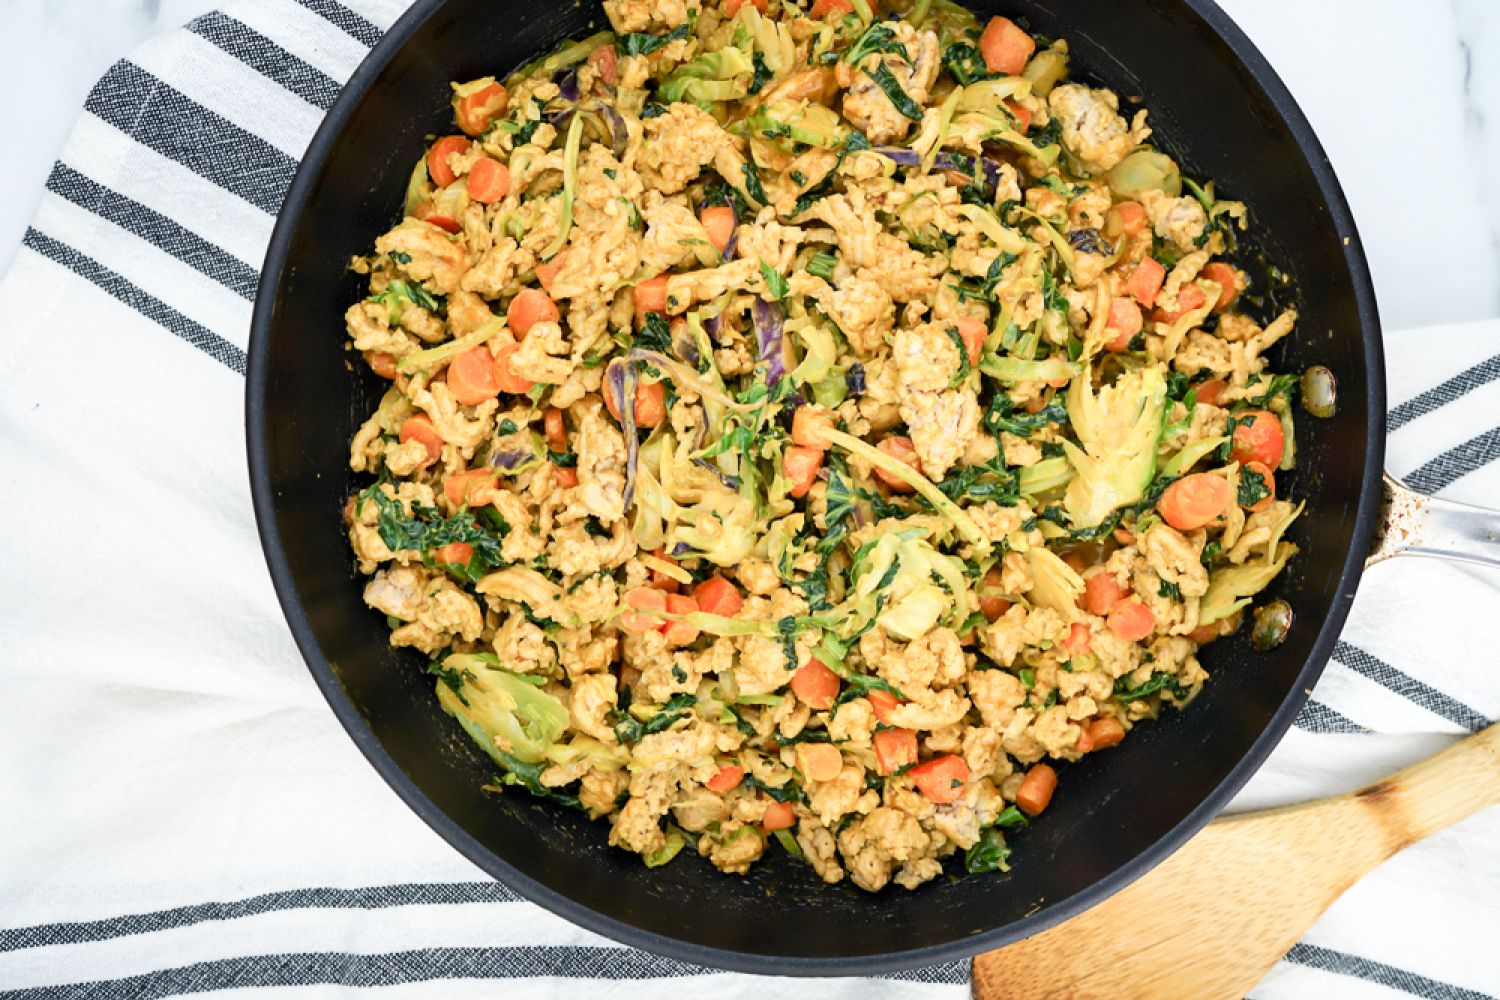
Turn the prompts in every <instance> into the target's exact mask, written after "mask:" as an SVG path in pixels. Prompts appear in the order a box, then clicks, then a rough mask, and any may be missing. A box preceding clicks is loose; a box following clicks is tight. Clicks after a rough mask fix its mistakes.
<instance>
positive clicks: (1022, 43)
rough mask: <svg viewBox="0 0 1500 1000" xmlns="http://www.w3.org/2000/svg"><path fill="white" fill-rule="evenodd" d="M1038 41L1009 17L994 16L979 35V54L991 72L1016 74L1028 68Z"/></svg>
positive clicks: (1008, 74)
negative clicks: (1027, 65) (1027, 64)
mask: <svg viewBox="0 0 1500 1000" xmlns="http://www.w3.org/2000/svg"><path fill="white" fill-rule="evenodd" d="M1035 51H1036V42H1035V41H1034V40H1033V39H1032V37H1031V36H1030V35H1028V34H1027V33H1026V32H1024V31H1022V30H1021V29H1020V28H1018V27H1016V23H1015V22H1014V21H1012V20H1011V19H1010V18H1008V17H992V18H990V23H989V24H987V25H985V26H984V34H982V35H980V36H979V54H980V55H981V56H983V57H984V65H985V68H986V69H988V70H989V71H990V72H991V73H1004V74H1006V75H1007V76H1015V75H1016V74H1017V73H1019V72H1021V70H1023V69H1025V68H1026V63H1027V61H1028V60H1029V59H1030V58H1031V54H1032V53H1033V52H1035Z"/></svg>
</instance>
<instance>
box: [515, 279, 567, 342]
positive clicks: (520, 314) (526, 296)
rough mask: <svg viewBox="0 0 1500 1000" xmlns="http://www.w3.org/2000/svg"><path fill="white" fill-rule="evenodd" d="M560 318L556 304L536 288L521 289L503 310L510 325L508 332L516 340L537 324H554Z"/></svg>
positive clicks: (550, 297)
mask: <svg viewBox="0 0 1500 1000" xmlns="http://www.w3.org/2000/svg"><path fill="white" fill-rule="evenodd" d="M561 318H562V313H560V312H559V311H558V309H557V303H556V302H553V301H552V296H550V295H548V294H547V293H546V292H544V291H541V290H540V289H536V288H523V289H521V291H520V292H518V293H517V294H516V297H515V298H513V299H511V300H510V307H509V308H508V309H506V310H505V321H506V322H507V323H509V324H510V332H511V333H513V334H515V335H516V339H518V340H519V339H522V338H524V337H525V336H526V334H528V333H530V332H531V328H532V327H534V326H536V325H537V324H538V323H556V322H557V321H558V320H559V319H561Z"/></svg>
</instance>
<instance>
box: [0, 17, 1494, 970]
mask: <svg viewBox="0 0 1500 1000" xmlns="http://www.w3.org/2000/svg"><path fill="white" fill-rule="evenodd" d="M404 6H405V5H404V3H403V2H402V0H341V2H336V0H246V2H241V3H237V4H232V5H230V6H228V7H226V9H225V10H224V11H223V12H221V13H213V14H210V15H208V16H205V17H203V18H200V19H198V20H196V21H194V22H192V23H191V24H189V25H188V26H187V27H186V28H185V29H184V30H182V31H179V32H176V33H174V34H173V35H170V36H168V37H165V38H162V39H160V40H158V41H155V42H153V43H151V44H149V45H147V46H146V47H144V48H142V49H141V50H139V51H138V52H136V53H135V54H134V55H132V56H131V57H130V58H129V59H128V60H126V61H124V62H121V63H119V64H117V65H116V66H115V67H114V68H113V69H111V70H110V71H109V73H108V74H107V75H106V76H105V78H104V79H103V80H101V81H100V82H99V84H98V86H97V87H96V88H95V89H94V91H93V93H92V94H91V95H90V97H89V99H88V103H87V105H86V107H85V110H84V113H83V115H82V116H81V117H80V119H79V121H78V124H77V126H76V128H75V129H74V131H73V134H72V137H71V139H70V140H69V142H68V144H67V147H66V149H65V150H64V153H63V157H62V160H61V161H60V162H59V163H58V164H57V166H56V168H55V169H54V170H53V172H52V175H51V177H50V179H49V180H48V183H47V187H48V192H49V193H48V194H47V196H46V197H45V199H44V201H43V203H42V206H41V209H40V211H39V212H38V214H37V217H36V222H35V224H34V226H33V227H32V228H31V229H30V230H29V231H28V233H27V234H26V238H25V249H24V250H22V251H21V253H20V254H19V255H18V257H17V258H16V260H15V263H14V265H13V266H12V268H11V270H10V272H9V273H8V275H7V276H6V278H5V280H4V283H3V285H0V345H3V357H4V358H5V360H6V384H5V389H4V391H3V392H0V461H3V464H4V468H5V482H6V486H5V490H4V497H5V501H6V503H5V507H6V510H5V516H4V524H5V526H6V527H5V531H4V536H3V537H4V545H3V552H4V568H5V572H4V573H3V574H0V608H3V618H0V621H3V624H0V637H3V639H4V642H3V646H0V648H3V650H4V652H3V654H0V677H3V681H4V691H5V697H4V698H3V704H0V803H3V804H4V805H3V806H0V991H8V992H6V993H5V994H4V995H6V996H13V997H26V998H32V997H36V998H40V997H165V996H175V995H182V994H191V993H199V992H207V991H217V992H218V993H219V994H221V995H226V996H241V995H243V996H247V997H248V996H251V995H256V996H264V995H266V994H268V993H272V992H275V991H277V990H282V991H285V992H287V993H288V994H290V993H291V992H292V990H293V988H295V989H296V995H297V996H345V995H353V994H359V993H362V992H365V991H373V990H375V989H377V988H378V989H379V990H380V995H381V996H382V997H423V998H428V997H474V996H479V995H484V996H491V995H493V996H501V995H503V996H506V997H528V998H530V997H552V996H557V997H572V996H579V995H585V994H584V990H585V989H587V995H590V996H600V997H610V998H635V997H640V998H645V997H650V998H652V1000H675V998H687V997H701V996H715V997H721V998H738V997H744V998H749V997H756V998H760V997H764V996H767V995H776V996H780V995H785V996H792V995H798V996H814V997H818V998H856V997H857V998H859V1000H882V998H895V997H931V998H948V1000H958V998H960V997H962V996H964V995H966V992H967V987H966V983H967V969H966V967H965V966H964V965H962V964H953V965H948V966H942V967H937V968H931V969H924V970H920V971H918V972H915V973H910V974H903V975H898V976H891V977H886V978H882V979H876V980H869V981H856V980H843V981H826V982H818V983H797V982H794V981H787V980H782V981H779V982H775V983H770V982H768V981H766V980H764V979H759V978H757V977H752V976H742V975H730V974H725V973H718V972H714V971H712V970H706V969H700V968H695V967H690V966H686V965H684V964H682V963H679V962H675V961H671V960H668V959H662V958H658V957H655V956H652V955H648V954H643V953H641V952H636V951H632V950H629V949H624V948H621V947H619V946H617V945H614V944H612V943H611V942H608V941H605V940H603V939H601V938H599V937H597V936H595V935H593V934H590V933H588V932H585V931H583V930H580V929H578V928H576V927H573V926H571V925H569V924H568V923H566V922H564V921H562V920H560V919H558V918H556V917H554V916H552V915H551V914H549V913H547V912H545V911H543V910H541V909H539V908H538V907H536V906H533V905H532V904H530V903H527V902H524V901H522V900H520V899H518V898H516V896H515V895H513V894H512V893H511V892H509V891H508V890H507V889H505V888H504V887H502V886H499V885H496V884H495V883H493V882H491V881H489V880H487V879H485V878H484V877H483V876H482V875H481V873H479V872H478V871H477V870H476V869H474V868H473V867H472V866H471V865H470V864H469V863H468V862H466V861H464V860H463V859H462V858H460V857H459V856H458V855H457V854H455V853H454V852H453V851H452V850H451V849H449V848H448V847H447V846H446V845H445V844H444V843H442V842H441V841H440V840H439V839H438V838H437V837H436V836H435V835H434V834H432V833H431V832H430V831H429V830H428V829H427V828H426V827H425V826H424V825H422V824H421V823H420V822H419V821H418V820H417V819H416V818H415V817H414V816H412V815H411V814H410V813H409V812H408V811H407V810H406V808H405V807H404V806H403V805H401V803H400V802H399V801H398V800H397V799H396V798H395V796H394V795H393V794H392V793H391V792H390V791H389V790H388V789H387V788H386V787H385V786H384V785H383V784H382V783H381V782H380V780H379V779H378V778H377V777H376V776H375V775H374V773H373V772H372V771H371V770H370V769H369V768H368V767H367V766H366V765H365V763H364V761H363V760H362V759H361V758H360V756H359V755H358V753H357V752H356V751H355V749H354V747H353V745H352V744H351V743H350V742H349V740H348V739H347V737H346V736H345V735H344V733H343V732H342V731H341V730H340V728H339V726H338V725H337V723H336V722H335V721H334V719H333V716H332V715H331V714H330V713H329V712H328V710H327V708H326V706H325V705H324V703H323V701H322V699H321V697H320V696H319V694H318V692H317V691H316V689H315V688H314V686H313V684H312V683H311V681H310V680H309V678H308V675H307V672H306V670H305V669H304V667H303V665H302V662H301V660H300V658H299V656H298V654H297V651H296V649H295V648H294V647H293V645H292V642H291V639H290V636H289V634H288V632H287V630H286V628H285V626H284V624H283V621H282V618H281V615H280V612H279V610H278V608H277V604H276V601H275V599H274V597H273V595H272V591H271V587H270V583H269V580H268V578H267V576H266V572H265V568H264V565H263V562H262V559H261V555H260V551H259V547H258V545H257V542H256V537H255V531H254V525H253V522H252V518H251V513H250V504H249V497H248V488H247V484H246V479H245V459H244V453H243V433H242V430H243V428H242V417H241V392H242V382H243V379H242V376H243V373H244V369H245V344H246V336H247V329H248V325H249V319H250V309H251V301H252V299H253V296H254V293H255V283H256V276H257V268H258V266H259V263H260V261H261V259H262V256H263V254H264V250H265V246H266V242H267V240H268V238H269V235H270V231H271V226H272V223H273V220H274V217H275V214H276V212H277V209H278V207H279V205H280V203H281V200H282V196H283V193H284V191H285V190H286V187H287V184H288V182H289V181H290V179H291V176H292V173H293V170H294V169H295V167H296V164H297V159H298V157H299V156H300V155H301V153H302V152H303V150H304V148H305V146H306V144H307V142H308V140H309V139H310V137H311V136H312V133H313V130H314V129H315V128H316V126H317V124H318V122H319V120H320V118H321V117H322V115H323V114H324V113H325V112H326V111H327V110H328V108H329V106H330V105H331V103H332V101H333V100H334V98H335V96H336V95H337V93H338V90H339V87H340V85H341V83H342V81H343V80H345V79H346V78H347V77H348V76H349V74H350V73H351V72H352V71H353V69H354V68H355V66H356V65H357V64H358V63H359V61H360V59H361V58H363V56H364V55H365V53H366V52H367V51H368V50H369V48H370V46H372V45H373V44H374V43H375V42H376V41H377V40H378V39H379V38H380V36H381V34H382V32H383V31H384V30H385V29H387V28H388V27H389V26H390V24H391V23H392V22H393V21H394V20H395V19H396V18H397V17H398V16H399V15H400V13H401V12H402V10H403V8H404ZM1389 351H1390V357H1391V366H1390V367H1391V390H1392V392H1391V396H1392V399H1393V400H1394V402H1395V408H1394V409H1393V410H1392V411H1391V414H1390V418H1389V420H1390V428H1391V431H1392V437H1391V455H1390V463H1391V468H1392V470H1393V471H1394V472H1395V473H1397V474H1398V475H1402V476H1405V477H1406V478H1407V479H1408V480H1409V481H1410V482H1412V484H1413V485H1416V486H1418V487H1420V488H1422V489H1425V490H1430V491H1435V492H1440V493H1443V494H1445V495H1450V496H1453V497H1456V498H1460V499H1468V500H1471V501H1473V502H1485V501H1488V502H1490V503H1491V504H1494V503H1495V501H1496V498H1497V497H1500V462H1497V461H1495V460H1496V459H1497V458H1500V427H1497V426H1496V425H1497V423H1500V322H1493V323H1487V324H1478V325H1473V326H1467V327H1449V328H1444V329H1441V330H1423V331H1403V332H1397V333H1393V334H1392V335H1391V336H1390V343H1389ZM1497 608H1500V578H1497V577H1496V575H1494V574H1492V573H1491V574H1486V573H1484V572H1482V571H1479V570H1474V569H1464V568H1458V567H1454V566H1449V565H1442V564H1437V563H1421V562H1412V563H1402V564H1394V565H1385V566H1381V567H1378V568H1376V569H1375V570H1374V571H1372V572H1371V573H1370V574H1369V576H1368V577H1367V581H1366V583H1365V585H1364V587H1363V589H1362V590H1361V592H1360V595H1359V599H1358V601H1357V602H1356V605H1355V608H1354V611H1353V615H1352V617H1351V619H1350V624H1349V628H1348V631H1347V634H1346V636H1345V638H1344V641H1343V642H1341V643H1340V644H1339V647H1338V650H1337V652H1336V654H1335V663H1334V664H1333V665H1331V666H1330V668H1329V670H1328V673H1327V674H1326V675H1325V677H1324V679H1323V681H1322V683H1320V684H1319V686H1318V688H1317V690H1316V691H1315V692H1314V694H1313V698H1312V700H1311V701H1310V702H1309V703H1308V706H1307V708H1306V710H1305V711H1304V712H1303V713H1302V715H1301V716H1300V717H1299V718H1298V720H1297V723H1296V726H1295V728H1294V729H1293V730H1292V732H1291V734H1290V735H1289V736H1288V737H1287V739H1286V741H1285V742H1284V744H1283V745H1282V747H1281V748H1280V749H1279V750H1278V751H1277V753H1276V754H1275V756H1274V757H1273V758H1272V760H1271V762H1270V763H1269V764H1268V765H1267V766H1266V768H1265V769H1264V770H1263V772H1262V773H1261V774H1260V775H1259V776H1258V777H1257V778H1256V779H1255V781H1254V782H1253V783H1252V784H1251V785H1250V786H1249V787H1248V788H1247V790H1246V791H1245V792H1244V794H1243V795H1242V797H1241V798H1240V799H1239V800H1238V801H1237V803H1236V808H1241V809H1243V808H1252V807H1261V806H1266V805H1272V804H1278V803H1284V802H1290V801H1297V800H1301V799H1305V798H1308V797H1312V796H1316V795H1321V794H1326V793H1330V792H1333V791H1338V790H1341V789H1344V788H1347V787H1350V786H1352V785H1354V784H1357V783H1358V782H1361V781H1364V780H1368V779H1373V778H1375V777H1377V776H1379V775H1382V774H1385V773H1387V772H1388V771H1390V770H1393V769H1395V768H1396V767H1398V766H1400V765H1402V764H1405V763H1408V762H1410V761H1412V760H1415V759H1417V758H1419V757H1421V756H1424V755H1426V754H1428V753H1430V752H1433V751H1435V750H1437V749H1439V748H1440V747H1441V746H1442V745H1443V744H1445V743H1446V742H1448V741H1450V740H1451V739H1452V738H1454V737H1455V736H1458V735H1460V734H1463V733H1467V732H1472V731H1474V730H1476V729H1478V728H1479V727H1481V726H1483V725H1484V724H1485V723H1486V721H1487V720H1491V719H1495V718H1497V717H1500V671H1497V670H1496V653H1495V650H1496V649H1500V614H1496V610H1497ZM1377 734H1378V735H1377ZM1497 844H1500V810H1492V811H1491V813H1490V814H1481V815H1480V816H1477V817H1475V818H1473V819H1471V820H1469V821H1467V822H1465V823H1463V824H1461V825H1459V826H1457V827H1455V828H1453V829H1451V830H1449V831H1447V832H1444V833H1442V834H1440V835H1438V836H1436V837H1433V838H1432V839H1431V840H1429V841H1427V842H1424V843H1422V844H1419V845H1417V846H1414V847H1412V848H1410V849H1409V850H1407V851H1405V852H1403V853H1402V854H1401V855H1399V856H1398V857H1397V858H1396V859H1395V860H1393V861H1392V862H1390V863H1389V864H1387V865H1385V866H1384V867H1383V868H1381V869H1380V870H1379V871H1378V872H1377V873H1375V874H1374V875H1372V876H1371V877H1370V878H1369V879H1367V880H1365V881H1364V882H1362V883H1360V884H1359V885H1357V886H1356V887H1354V889H1352V890H1351V891H1350V892H1349V893H1348V895H1347V896H1346V897H1345V898H1344V899H1343V900H1341V901H1340V902H1339V903H1338V904H1336V905H1335V907H1334V908H1333V909H1332V910H1331V911H1330V912H1329V914H1328V915H1327V916H1326V918H1325V919H1324V920H1322V921H1321V922H1320V923H1319V924H1318V925H1317V926H1316V927H1315V928H1314V929H1313V930H1312V931H1311V932H1310V933H1309V934H1308V936H1307V938H1306V939H1305V940H1304V941H1303V942H1302V943H1300V944H1298V945H1297V947H1296V948H1294V949H1293V950H1292V952H1291V953H1290V954H1288V955H1287V956H1286V959H1285V961H1283V962H1282V963H1280V964H1279V965H1278V966H1277V967H1276V969H1275V970H1274V972H1273V973H1272V974H1271V975H1270V976H1269V978H1268V979H1267V980H1266V981H1265V982H1264V983H1263V984H1261V985H1260V986H1259V987H1257V988H1256V990H1255V991H1254V993H1253V996H1254V997H1256V998H1257V1000H1282V998H1293V997H1297V998H1301V997H1308V996H1312V995H1319V996H1324V997H1340V998H1343V997H1348V998H1365V997H1368V998H1372V1000H1373V998H1377V997H1391V996H1393V995H1396V996H1399V995H1402V994H1409V995H1412V996H1419V997H1427V998H1478V997H1485V996H1493V995H1500V963H1497V962H1496V960H1495V958H1494V956H1493V955H1492V953H1491V952H1492V945H1493V942H1495V941H1497V940H1500V907H1496V906H1495V905H1494V900H1496V899H1500V849H1497V847H1496V845H1497ZM1266 861H1267V863H1268V864H1275V859H1274V858H1268V859H1266ZM1163 919H1170V917H1169V915H1163ZM766 971H767V972H768V973H774V972H775V970H774V969H769V968H768V969H767V970H766Z"/></svg>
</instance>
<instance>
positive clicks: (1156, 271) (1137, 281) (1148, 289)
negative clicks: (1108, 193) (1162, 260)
mask: <svg viewBox="0 0 1500 1000" xmlns="http://www.w3.org/2000/svg"><path fill="white" fill-rule="evenodd" d="M1119 207H1120V206H1118V205H1116V206H1115V208H1117V209H1118V208H1119ZM1166 279H1167V269H1166V268H1164V267H1162V266H1161V265H1160V264H1159V263H1157V262H1156V261H1155V260H1154V259H1153V258H1151V257H1147V258H1146V259H1145V260H1143V261H1141V262H1140V263H1139V264H1137V265H1136V266H1135V270H1134V271H1131V272H1130V280H1129V281H1128V282H1127V283H1126V285H1125V288H1126V290H1127V291H1128V292H1130V294H1131V295H1133V296H1135V300H1136V301H1137V302H1139V303H1140V304H1141V305H1143V306H1145V307H1146V308H1147V309H1150V308H1151V307H1152V306H1154V305H1155V304H1156V295H1157V293H1158V292H1160V291H1161V284H1162V282H1163V281H1165V280H1166Z"/></svg>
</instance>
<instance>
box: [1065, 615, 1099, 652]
mask: <svg viewBox="0 0 1500 1000" xmlns="http://www.w3.org/2000/svg"><path fill="white" fill-rule="evenodd" d="M1062 648H1063V649H1064V650H1065V651H1066V652H1067V653H1068V655H1069V656H1082V655H1083V654H1084V653H1087V652H1088V651H1089V650H1090V649H1092V648H1093V639H1091V638H1090V637H1089V627H1088V626H1087V625H1085V624H1084V623H1083V622H1074V623H1073V625H1072V627H1071V628H1069V629H1068V637H1067V638H1066V639H1064V640H1063V641H1062Z"/></svg>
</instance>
